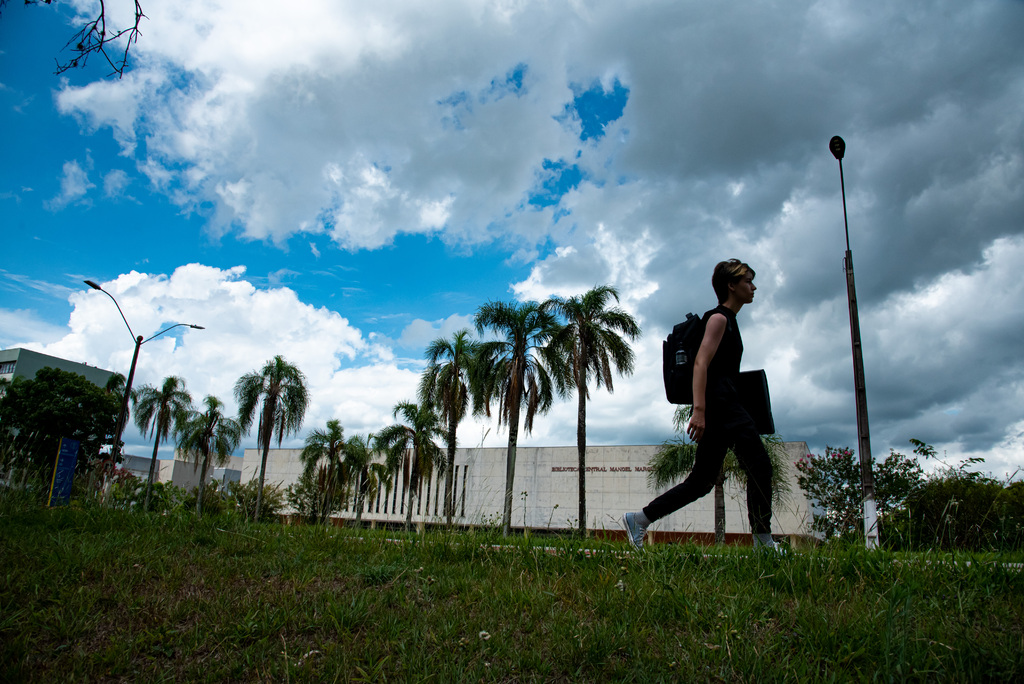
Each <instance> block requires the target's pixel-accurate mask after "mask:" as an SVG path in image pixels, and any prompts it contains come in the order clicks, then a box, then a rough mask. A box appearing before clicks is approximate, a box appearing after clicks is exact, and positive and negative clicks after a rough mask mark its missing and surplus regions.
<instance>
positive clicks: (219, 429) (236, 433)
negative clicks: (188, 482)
mask: <svg viewBox="0 0 1024 684" xmlns="http://www.w3.org/2000/svg"><path fill="white" fill-rule="evenodd" d="M203 405H204V406H205V407H206V409H205V410H204V411H190V412H189V413H188V415H187V416H186V418H185V420H184V421H183V422H182V424H181V425H179V426H178V428H177V436H178V449H179V450H180V451H181V454H182V456H183V457H184V458H185V460H186V461H192V462H193V463H195V466H196V468H201V472H200V475H199V487H198V492H197V493H196V515H198V516H200V517H202V515H203V491H204V489H205V488H206V477H207V474H208V473H209V469H210V460H211V459H212V460H213V462H214V463H215V464H216V465H218V466H223V465H224V464H226V463H227V462H228V459H230V458H231V452H233V451H234V450H235V449H237V448H238V444H239V442H240V441H241V439H242V426H241V425H239V423H238V421H237V420H234V419H233V418H228V417H227V416H225V415H224V402H222V401H221V400H220V399H218V398H217V397H213V396H207V397H206V398H204V399H203Z"/></svg>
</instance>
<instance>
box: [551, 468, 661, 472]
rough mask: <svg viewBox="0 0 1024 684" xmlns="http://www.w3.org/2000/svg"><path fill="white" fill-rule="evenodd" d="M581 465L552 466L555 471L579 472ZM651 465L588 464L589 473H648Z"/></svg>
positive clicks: (552, 470)
mask: <svg viewBox="0 0 1024 684" xmlns="http://www.w3.org/2000/svg"><path fill="white" fill-rule="evenodd" d="M579 470H580V469H579V466H551V472H553V473H578V472H579ZM650 470H651V467H650V466H587V472H588V473H646V472H649V471H650Z"/></svg>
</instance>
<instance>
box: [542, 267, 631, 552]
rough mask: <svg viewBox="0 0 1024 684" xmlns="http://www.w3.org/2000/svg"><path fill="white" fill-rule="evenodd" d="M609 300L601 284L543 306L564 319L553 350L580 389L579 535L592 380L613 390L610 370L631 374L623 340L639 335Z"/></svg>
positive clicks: (612, 294) (583, 529)
mask: <svg viewBox="0 0 1024 684" xmlns="http://www.w3.org/2000/svg"><path fill="white" fill-rule="evenodd" d="M611 299H614V300H615V301H616V302H618V301H619V292H618V290H616V289H615V288H614V287H610V286H608V285H601V286H599V287H595V288H593V289H591V290H589V291H587V292H586V293H584V294H583V295H577V296H575V297H569V298H568V299H562V298H561V297H552V298H551V299H549V300H548V301H547V302H546V303H545V304H546V305H547V306H550V307H552V308H553V309H554V310H555V311H556V312H558V313H559V314H560V315H561V316H563V317H564V318H565V321H566V323H565V325H564V326H563V327H562V328H561V330H559V331H558V334H557V335H555V336H554V337H553V338H552V339H551V346H552V347H553V348H555V349H556V350H558V353H559V355H560V356H561V357H562V361H563V368H564V370H565V372H566V375H564V376H563V377H562V378H561V379H560V380H561V381H562V382H563V383H565V382H568V383H570V384H571V385H572V386H573V387H575V389H576V397H577V402H578V405H577V410H576V450H577V452H578V453H579V504H580V521H579V526H580V530H579V531H580V534H581V535H582V534H586V533H587V479H586V478H587V399H589V398H590V388H589V380H590V376H591V374H593V377H594V378H595V380H596V382H597V386H598V387H600V386H601V385H602V384H604V387H605V389H607V390H608V391H609V392H612V391H614V387H612V367H613V366H614V369H615V371H616V372H618V373H619V375H629V374H632V372H633V350H632V349H631V348H630V346H629V343H628V342H626V341H625V340H624V339H622V337H621V336H625V337H628V338H629V339H630V340H635V339H637V338H638V337H639V336H640V326H639V325H638V324H637V322H636V319H634V318H633V317H632V316H630V315H629V314H628V313H626V312H625V311H623V310H622V309H620V308H618V307H617V306H615V307H611V308H609V306H608V304H609V301H610V300H611ZM620 335H621V336H620Z"/></svg>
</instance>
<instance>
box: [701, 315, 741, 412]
mask: <svg viewBox="0 0 1024 684" xmlns="http://www.w3.org/2000/svg"><path fill="white" fill-rule="evenodd" d="M716 313H720V314H722V315H724V316H725V320H726V326H725V333H724V334H723V335H722V341H721V342H719V343H718V350H717V351H716V352H715V355H714V356H713V357H712V358H711V363H710V364H709V365H708V384H707V393H708V399H711V398H712V397H713V396H714V397H716V398H719V399H725V398H731V395H732V396H735V394H736V387H737V384H738V381H739V375H740V359H741V358H742V357H743V338H742V337H741V336H740V328H739V326H738V325H737V324H736V314H735V313H733V311H732V309H729V308H727V307H725V306H723V305H719V306H717V307H715V308H714V309H711V310H710V311H707V312H705V314H704V319H703V320H704V325H705V327H706V326H707V323H708V320H709V319H710V318H711V316H712V315H713V314H716Z"/></svg>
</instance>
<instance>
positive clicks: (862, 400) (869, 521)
mask: <svg viewBox="0 0 1024 684" xmlns="http://www.w3.org/2000/svg"><path fill="white" fill-rule="evenodd" d="M828 149H829V151H830V152H832V156H833V157H835V158H836V159H837V160H838V161H839V184H840V187H841V188H842V192H843V225H844V227H845V228H846V257H845V258H844V259H843V265H844V267H845V270H846V296H847V298H848V299H849V301H850V343H851V345H852V346H853V384H854V388H855V390H856V395H857V451H858V453H859V455H860V484H861V490H862V492H863V495H864V540H865V544H866V545H867V548H869V549H876V548H878V509H877V508H876V506H875V478H874V475H872V473H871V433H870V431H869V429H868V392H867V387H866V386H865V383H864V353H863V349H862V347H861V343H860V318H859V316H858V315H857V287H856V285H855V284H854V281H853V252H851V251H850V224H849V222H848V221H847V219H846V181H845V180H844V179H843V156H844V155H845V154H846V142H845V141H844V140H843V139H842V138H840V137H839V136H838V135H837V136H834V137H833V138H832V139H831V140H829V142H828Z"/></svg>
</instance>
